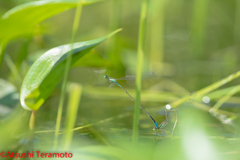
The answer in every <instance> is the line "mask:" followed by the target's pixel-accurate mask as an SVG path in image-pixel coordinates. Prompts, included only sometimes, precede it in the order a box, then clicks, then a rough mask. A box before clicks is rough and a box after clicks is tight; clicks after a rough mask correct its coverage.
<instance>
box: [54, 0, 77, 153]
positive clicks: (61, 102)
mask: <svg viewBox="0 0 240 160" xmlns="http://www.w3.org/2000/svg"><path fill="white" fill-rule="evenodd" d="M81 11H82V1H81V0H79V2H78V6H77V8H76V12H75V18H74V22H73V29H72V38H71V44H72V43H73V42H74V39H75V36H76V34H77V29H78V26H79V22H80V17H81ZM71 61H72V53H70V54H68V57H67V62H66V65H65V70H64V77H63V83H62V88H61V95H60V101H59V106H58V113H57V120H56V131H55V138H54V147H53V148H54V149H56V147H57V145H58V135H59V129H60V125H61V117H62V110H63V104H64V97H65V91H66V84H67V78H68V72H69V69H70V66H71Z"/></svg>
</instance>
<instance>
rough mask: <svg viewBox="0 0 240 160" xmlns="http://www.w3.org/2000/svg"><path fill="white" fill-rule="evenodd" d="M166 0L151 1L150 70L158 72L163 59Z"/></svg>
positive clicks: (160, 69)
mask: <svg viewBox="0 0 240 160" xmlns="http://www.w3.org/2000/svg"><path fill="white" fill-rule="evenodd" d="M165 4H166V0H158V1H151V3H150V6H151V20H150V26H151V30H150V34H151V43H150V70H151V71H153V72H156V73H158V74H160V73H161V72H162V68H163V61H164V21H165V18H164V17H165Z"/></svg>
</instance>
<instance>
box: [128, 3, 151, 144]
mask: <svg viewBox="0 0 240 160" xmlns="http://www.w3.org/2000/svg"><path fill="white" fill-rule="evenodd" d="M147 8H148V0H142V4H141V16H140V23H139V33H138V51H137V71H136V101H135V107H134V120H133V134H132V138H133V140H132V142H133V144H136V143H137V141H138V126H139V113H140V108H139V106H140V101H141V85H142V70H143V68H142V67H143V57H144V53H143V46H144V35H145V31H146V19H147Z"/></svg>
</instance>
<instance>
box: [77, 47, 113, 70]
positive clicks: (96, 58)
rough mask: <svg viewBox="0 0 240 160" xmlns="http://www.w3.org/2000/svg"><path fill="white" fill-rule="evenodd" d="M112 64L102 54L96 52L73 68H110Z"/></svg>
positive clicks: (82, 59) (83, 58)
mask: <svg viewBox="0 0 240 160" xmlns="http://www.w3.org/2000/svg"><path fill="white" fill-rule="evenodd" d="M110 65H111V63H110V62H109V61H107V60H106V59H104V58H103V57H102V56H101V55H100V54H98V53H97V52H95V51H91V52H89V53H88V54H87V55H85V56H84V57H82V58H81V59H79V61H77V62H76V63H75V64H74V65H73V67H78V66H88V67H96V68H97V67H109V66H110Z"/></svg>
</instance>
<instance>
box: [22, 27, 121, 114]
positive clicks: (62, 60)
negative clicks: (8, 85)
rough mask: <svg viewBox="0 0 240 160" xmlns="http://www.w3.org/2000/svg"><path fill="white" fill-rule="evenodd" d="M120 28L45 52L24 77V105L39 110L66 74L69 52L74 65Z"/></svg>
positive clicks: (25, 107)
mask: <svg viewBox="0 0 240 160" xmlns="http://www.w3.org/2000/svg"><path fill="white" fill-rule="evenodd" d="M120 30H121V29H119V30H116V31H114V32H112V33H110V34H108V35H107V36H104V37H102V38H99V39H95V40H91V41H85V42H78V43H73V44H67V45H62V46H59V47H56V48H53V49H51V50H49V51H47V52H46V53H44V54H43V55H42V56H41V57H40V58H38V59H37V60H36V61H35V62H34V64H33V65H32V66H31V68H30V69H29V71H28V73H27V75H26V76H25V78H24V81H23V84H22V88H21V92H20V101H21V105H22V107H23V108H24V109H27V110H38V108H39V107H40V106H41V105H42V104H43V103H44V102H45V100H46V99H47V98H48V96H49V95H50V94H51V92H52V91H53V89H54V88H55V86H56V85H57V84H58V82H59V81H60V79H61V77H62V76H63V74H64V67H65V64H66V59H67V57H68V54H72V62H71V65H73V64H75V63H76V62H77V61H78V60H79V59H80V58H82V57H83V56H84V55H85V54H86V53H88V52H89V51H90V50H91V49H92V48H94V47H95V46H96V45H98V44H99V43H101V42H103V41H104V40H106V39H107V38H109V37H111V36H112V35H114V34H115V33H117V32H119V31H120Z"/></svg>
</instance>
